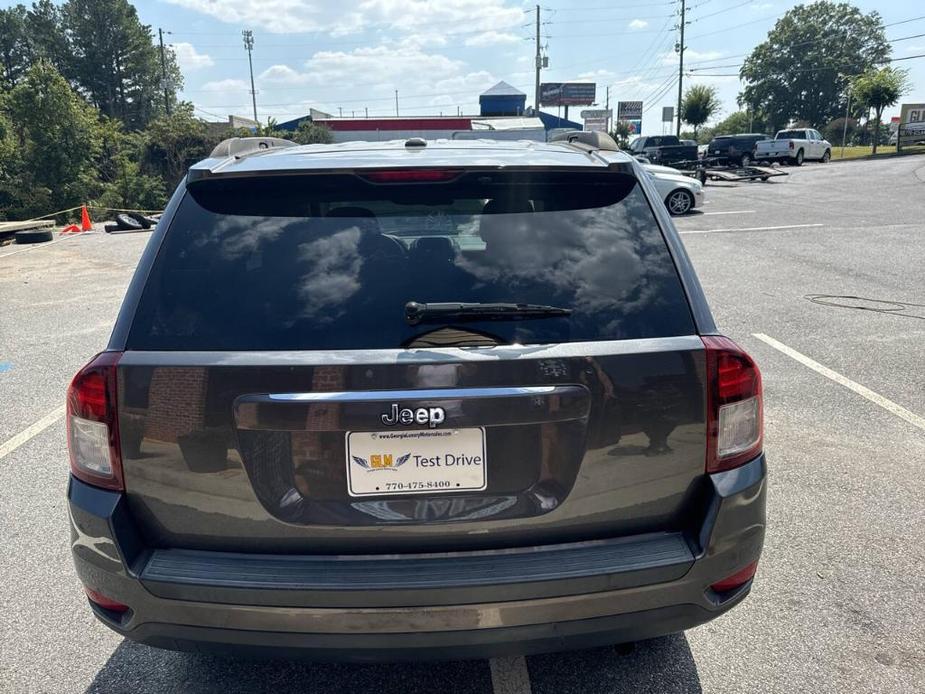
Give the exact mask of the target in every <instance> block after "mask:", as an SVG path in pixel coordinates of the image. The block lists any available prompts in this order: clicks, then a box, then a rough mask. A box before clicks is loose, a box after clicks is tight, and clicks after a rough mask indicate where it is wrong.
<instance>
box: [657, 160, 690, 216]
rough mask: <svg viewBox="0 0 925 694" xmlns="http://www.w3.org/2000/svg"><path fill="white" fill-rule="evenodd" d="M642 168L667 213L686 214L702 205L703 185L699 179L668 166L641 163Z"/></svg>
mask: <svg viewBox="0 0 925 694" xmlns="http://www.w3.org/2000/svg"><path fill="white" fill-rule="evenodd" d="M642 168H643V169H645V170H646V172H647V173H648V174H649V178H650V179H651V181H652V183H654V184H655V189H656V190H657V191H658V194H659V195H660V196H661V198H662V200H664V201H665V207H667V208H668V212H669V214H671V215H674V216H678V215H682V214H687V213H688V212H690V211H691V210H693V209H694V208H696V207H702V206H703V185H702V184H701V183H700V181H697V180H695V179H693V178H690V177H688V176H683V175H681V174H680V173H679V172H678V170H677V169H672V168H671V167H670V166H656V165H654V164H643V165H642Z"/></svg>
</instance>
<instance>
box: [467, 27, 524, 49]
mask: <svg viewBox="0 0 925 694" xmlns="http://www.w3.org/2000/svg"><path fill="white" fill-rule="evenodd" d="M520 40H521V39H520V37H519V36H516V35H515V34H511V33H508V32H506V31H485V32H482V33H481V34H476V35H475V36H471V37H469V38H467V39H466V45H467V46H497V45H499V44H511V43H519V42H520Z"/></svg>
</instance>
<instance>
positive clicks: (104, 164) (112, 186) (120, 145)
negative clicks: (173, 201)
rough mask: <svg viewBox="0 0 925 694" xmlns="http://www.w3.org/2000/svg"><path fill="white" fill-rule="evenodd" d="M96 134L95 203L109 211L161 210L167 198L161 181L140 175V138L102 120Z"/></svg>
mask: <svg viewBox="0 0 925 694" xmlns="http://www.w3.org/2000/svg"><path fill="white" fill-rule="evenodd" d="M99 131H100V139H101V149H100V154H99V158H98V161H97V162H96V165H95V170H96V175H97V177H98V179H99V184H100V186H99V188H100V190H99V195H98V196H97V197H96V199H95V202H97V203H98V204H99V205H100V206H101V207H110V208H121V209H125V208H128V209H144V210H154V209H159V208H161V207H162V206H163V205H164V202H165V200H166V197H167V196H166V190H165V183H164V181H163V180H162V179H161V178H160V177H159V176H149V175H145V174H144V173H142V171H141V165H140V160H141V156H142V148H143V147H144V144H145V137H144V135H143V134H142V133H129V132H125V129H124V128H123V127H122V124H121V123H120V122H119V121H117V120H114V119H111V118H106V117H103V118H102V120H101V121H100V125H99Z"/></svg>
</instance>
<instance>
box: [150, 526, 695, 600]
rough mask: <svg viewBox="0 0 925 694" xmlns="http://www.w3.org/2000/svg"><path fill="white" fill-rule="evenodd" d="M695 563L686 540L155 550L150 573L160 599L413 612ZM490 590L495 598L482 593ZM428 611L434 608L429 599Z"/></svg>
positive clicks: (611, 581)
mask: <svg viewBox="0 0 925 694" xmlns="http://www.w3.org/2000/svg"><path fill="white" fill-rule="evenodd" d="M693 562H694V556H693V553H692V552H691V549H690V547H689V545H688V543H687V541H686V540H685V539H684V537H683V535H681V534H680V533H664V534H656V535H647V536H640V537H637V538H632V539H624V540H602V541H594V542H580V543H571V544H565V545H553V546H548V547H536V548H527V549H514V550H489V551H482V552H457V553H446V554H417V555H414V554H411V555H385V556H349V555H348V556H326V555H308V556H307V555H294V556H289V555H263V556H261V555H255V554H236V553H229V552H209V551H193V550H171V549H165V550H154V551H153V552H151V554H150V556H149V558H148V561H147V562H146V563H145V565H144V567H143V568H142V569H141V573H140V576H139V577H140V579H141V581H142V583H143V584H144V586H145V587H146V588H147V589H148V590H149V591H151V592H152V593H153V594H154V595H157V596H159V597H166V598H173V599H182V600H196V601H203V602H213V603H214V602H227V603H236V604H242V601H243V604H258V605H287V606H294V605H303V606H304V605H313V604H314V605H324V606H325V607H333V606H337V605H342V606H350V607H357V606H361V605H362V603H363V602H364V601H365V598H366V596H367V594H370V593H371V592H375V603H374V604H375V605H376V606H378V607H383V606H386V605H387V604H388V605H393V606H409V605H414V604H416V603H417V602H419V601H421V600H424V601H428V600H432V598H433V595H429V594H425V593H423V592H422V591H428V590H433V589H438V590H439V592H440V598H441V603H444V604H447V603H446V602H444V601H449V603H451V604H465V603H475V602H482V601H491V602H496V601H500V600H523V599H529V598H538V597H550V596H559V595H573V594H579V593H584V592H592V591H603V590H613V589H616V588H628V587H635V586H640V585H648V584H650V583H661V582H665V581H671V580H675V579H678V578H680V577H682V576H684V575H685V574H686V573H687V572H688V570H689V569H690V567H691V566H692V565H693ZM483 590H485V591H489V593H486V594H485V595H483V594H482V591H483ZM422 604H433V602H424V603H422Z"/></svg>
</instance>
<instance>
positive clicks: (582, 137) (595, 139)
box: [549, 130, 620, 152]
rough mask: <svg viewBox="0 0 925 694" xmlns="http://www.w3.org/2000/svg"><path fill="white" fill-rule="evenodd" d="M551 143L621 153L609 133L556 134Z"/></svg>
mask: <svg viewBox="0 0 925 694" xmlns="http://www.w3.org/2000/svg"><path fill="white" fill-rule="evenodd" d="M549 141H550V142H565V143H568V144H570V145H571V144H582V145H585V146H586V147H589V148H590V149H603V150H607V151H611V152H619V151H620V147H619V145H617V143H616V141H615V140H614V139H613V138H612V137H611V136H610V135H608V134H607V133H599V132H596V131H593V130H571V131H566V132H563V133H556V134H555V135H553V136H552V137H551V138H549Z"/></svg>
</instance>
